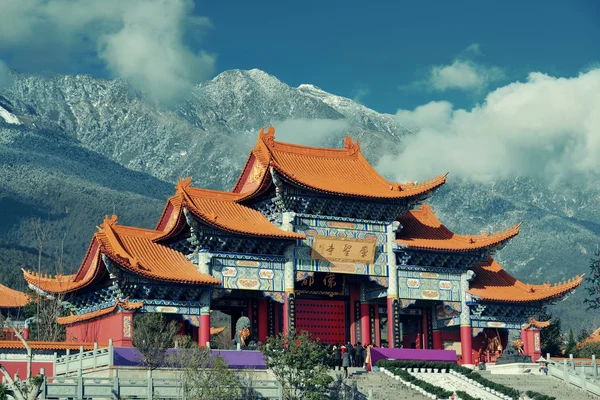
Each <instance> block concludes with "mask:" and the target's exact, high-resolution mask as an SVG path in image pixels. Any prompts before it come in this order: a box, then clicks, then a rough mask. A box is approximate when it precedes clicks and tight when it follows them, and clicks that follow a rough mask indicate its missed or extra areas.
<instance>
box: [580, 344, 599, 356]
mask: <svg viewBox="0 0 600 400" xmlns="http://www.w3.org/2000/svg"><path fill="white" fill-rule="evenodd" d="M593 355H596V357H599V356H600V342H590V343H586V344H584V345H583V346H582V347H581V348H580V349H578V350H577V357H581V358H591V357H592V356H593Z"/></svg>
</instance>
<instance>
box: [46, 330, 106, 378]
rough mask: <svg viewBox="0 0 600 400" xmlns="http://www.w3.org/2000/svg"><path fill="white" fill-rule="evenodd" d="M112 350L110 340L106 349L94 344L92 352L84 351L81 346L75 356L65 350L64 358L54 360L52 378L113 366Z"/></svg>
mask: <svg viewBox="0 0 600 400" xmlns="http://www.w3.org/2000/svg"><path fill="white" fill-rule="evenodd" d="M113 350H114V348H113V343H112V339H111V340H109V342H108V347H103V348H99V347H98V343H94V349H93V350H89V351H84V350H83V346H82V347H80V348H79V352H78V353H76V354H71V351H70V350H67V353H66V354H65V355H64V356H60V357H56V359H55V360H54V376H56V377H59V376H67V375H81V374H82V373H83V371H93V370H96V369H98V368H105V367H110V366H113V365H114V360H113V357H114V351H113Z"/></svg>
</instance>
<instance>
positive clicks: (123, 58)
mask: <svg viewBox="0 0 600 400" xmlns="http://www.w3.org/2000/svg"><path fill="white" fill-rule="evenodd" d="M193 8H194V3H193V1H192V0H128V1H122V0H102V1H97V0H79V1H73V0H2V12H0V38H1V39H0V48H2V49H5V50H7V51H9V52H12V53H13V55H14V56H13V59H14V60H16V62H17V63H19V61H21V63H22V64H24V65H31V64H36V63H38V64H41V65H39V68H42V69H47V68H48V66H49V65H50V66H52V65H57V64H61V63H62V64H63V66H64V65H68V64H69V63H73V62H78V63H81V62H90V60H89V59H90V58H92V61H91V62H92V63H93V62H97V60H100V61H102V62H104V64H105V66H106V67H107V69H108V70H109V71H110V72H111V73H112V74H114V75H115V76H119V77H123V78H126V79H128V80H130V81H131V82H132V83H133V84H134V85H136V86H137V87H138V88H139V89H141V90H143V91H146V92H147V93H148V94H150V95H151V96H153V97H155V98H157V99H160V100H172V99H174V98H177V97H178V96H181V95H182V94H185V92H187V90H188V89H189V88H190V87H191V85H193V84H194V83H197V82H199V81H201V80H203V79H205V78H207V77H209V76H210V74H212V72H213V70H214V63H215V57H214V56H213V55H209V54H206V53H205V52H202V51H200V52H197V53H195V52H193V51H192V50H191V49H190V48H189V47H187V46H186V45H185V43H184V40H183V37H184V34H185V33H186V32H189V31H191V30H192V31H193V30H195V31H196V32H198V31H204V30H206V29H207V28H208V27H210V21H209V20H208V19H206V18H201V17H194V16H192V11H193ZM94 59H95V60H96V61H94Z"/></svg>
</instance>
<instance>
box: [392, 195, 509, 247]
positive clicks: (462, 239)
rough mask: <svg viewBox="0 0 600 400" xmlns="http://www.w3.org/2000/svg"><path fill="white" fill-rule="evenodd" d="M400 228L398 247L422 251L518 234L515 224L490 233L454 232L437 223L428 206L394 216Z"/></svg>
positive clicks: (497, 241) (476, 244)
mask: <svg viewBox="0 0 600 400" xmlns="http://www.w3.org/2000/svg"><path fill="white" fill-rule="evenodd" d="M398 221H400V224H401V225H402V229H401V230H400V232H398V234H397V235H396V239H397V240H396V242H397V243H398V244H400V245H401V246H405V247H408V248H413V249H422V250H439V251H470V250H479V249H484V248H486V247H493V246H497V245H500V244H503V243H504V242H506V241H507V240H509V239H511V238H513V237H514V236H516V235H517V234H518V233H519V228H520V224H519V225H515V226H513V227H511V228H510V229H507V230H505V231H502V232H498V233H494V234H491V235H489V234H483V235H457V234H456V233H453V232H452V231H450V230H449V229H448V228H446V227H445V226H444V224H442V223H441V222H440V220H439V219H437V217H436V216H435V215H434V214H433V212H432V211H431V207H430V206H429V205H421V207H420V208H418V209H415V210H410V211H408V212H407V213H405V214H404V215H402V216H400V217H399V218H398Z"/></svg>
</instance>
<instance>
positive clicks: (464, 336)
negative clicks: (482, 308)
mask: <svg viewBox="0 0 600 400" xmlns="http://www.w3.org/2000/svg"><path fill="white" fill-rule="evenodd" d="M471 340H472V337H471V327H470V326H469V325H465V326H461V327H460V349H461V352H462V363H463V365H464V364H473V351H472V344H471Z"/></svg>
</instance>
